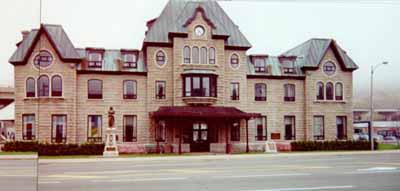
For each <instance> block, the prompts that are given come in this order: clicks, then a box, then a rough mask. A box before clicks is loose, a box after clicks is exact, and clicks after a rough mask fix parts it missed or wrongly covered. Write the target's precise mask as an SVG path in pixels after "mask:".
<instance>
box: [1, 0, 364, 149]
mask: <svg viewBox="0 0 400 191" xmlns="http://www.w3.org/2000/svg"><path fill="white" fill-rule="evenodd" d="M17 47H18V48H17V50H16V51H15V53H14V54H13V55H12V57H11V58H10V60H9V62H10V63H11V64H13V65H14V69H15V70H14V71H15V125H16V129H17V139H18V140H26V141H30V140H39V141H45V142H52V143H85V142H102V141H104V138H105V133H104V132H105V129H106V128H107V125H108V120H107V119H108V118H107V113H108V111H109V110H110V108H111V107H112V108H113V110H114V111H115V126H116V127H117V131H118V143H119V147H120V150H121V151H123V152H151V151H154V149H162V150H163V151H164V152H179V151H182V152H195V151H200V152H208V151H209V152H241V151H246V150H262V149H263V145H264V143H265V141H266V140H275V141H277V142H290V141H293V140H336V139H340V140H345V139H350V138H351V137H352V136H351V135H352V132H353V130H352V124H353V122H352V120H353V114H352V89H353V87H352V85H353V84H352V72H353V71H354V70H356V69H357V65H356V64H355V63H354V62H353V61H352V60H351V58H350V57H349V56H348V55H347V53H346V52H345V51H344V50H343V49H342V48H341V47H340V46H339V45H338V44H337V43H336V42H335V41H334V40H333V39H310V40H308V41H306V42H304V43H303V44H301V45H299V46H297V47H295V48H293V49H290V50H289V51H287V52H284V53H282V54H280V55H277V56H271V55H268V54H257V55H248V54H247V53H246V52H247V50H249V49H250V48H251V47H252V45H251V44H250V42H249V41H248V40H247V39H246V37H245V36H244V35H243V34H242V32H241V31H240V30H239V28H238V26H237V25H236V24H235V23H233V21H232V20H231V19H230V18H229V17H228V15H227V14H226V13H225V12H224V10H223V9H222V8H221V7H220V6H219V4H218V3H217V2H215V1H179V0H171V1H169V2H168V3H167V5H166V6H165V8H164V10H163V11H162V12H161V14H160V15H159V17H157V18H155V19H152V20H150V21H148V22H147V31H146V36H145V39H144V41H143V44H142V47H141V49H140V50H139V49H123V48H121V49H105V48H96V47H87V48H76V47H75V46H74V45H73V43H72V42H71V40H70V39H69V38H68V36H67V34H66V32H65V31H64V29H63V28H62V26H60V25H50V24H42V25H41V26H40V28H39V29H33V30H31V31H24V32H23V40H22V41H21V42H19V43H18V44H17Z"/></svg>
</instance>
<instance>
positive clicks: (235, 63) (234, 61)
mask: <svg viewBox="0 0 400 191" xmlns="http://www.w3.org/2000/svg"><path fill="white" fill-rule="evenodd" d="M231 66H232V68H238V67H239V56H238V55H237V54H232V56H231Z"/></svg>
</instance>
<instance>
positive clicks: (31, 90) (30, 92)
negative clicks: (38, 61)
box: [26, 78, 35, 97]
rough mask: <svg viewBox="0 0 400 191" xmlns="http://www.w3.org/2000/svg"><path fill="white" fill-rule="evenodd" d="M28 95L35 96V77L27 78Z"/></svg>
mask: <svg viewBox="0 0 400 191" xmlns="http://www.w3.org/2000/svg"><path fill="white" fill-rule="evenodd" d="M26 97H35V79H33V78H28V79H26Z"/></svg>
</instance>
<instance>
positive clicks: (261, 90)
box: [254, 83, 267, 101]
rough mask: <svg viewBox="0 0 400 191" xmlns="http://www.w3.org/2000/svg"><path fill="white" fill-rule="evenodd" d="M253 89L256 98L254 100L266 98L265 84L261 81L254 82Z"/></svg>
mask: <svg viewBox="0 0 400 191" xmlns="http://www.w3.org/2000/svg"><path fill="white" fill-rule="evenodd" d="M254 91H255V94H254V95H255V97H254V100H256V101H266V100H267V85H266V84H262V83H258V84H256V85H255V88H254Z"/></svg>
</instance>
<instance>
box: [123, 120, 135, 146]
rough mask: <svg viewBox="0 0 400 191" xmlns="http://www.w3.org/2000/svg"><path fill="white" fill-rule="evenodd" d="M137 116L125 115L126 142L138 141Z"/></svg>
mask: <svg viewBox="0 0 400 191" xmlns="http://www.w3.org/2000/svg"><path fill="white" fill-rule="evenodd" d="M136 124H137V120H136V115H124V132H123V133H124V135H123V136H124V137H123V139H124V142H134V141H137V136H136V135H137V133H136V132H137V127H136Z"/></svg>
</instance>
